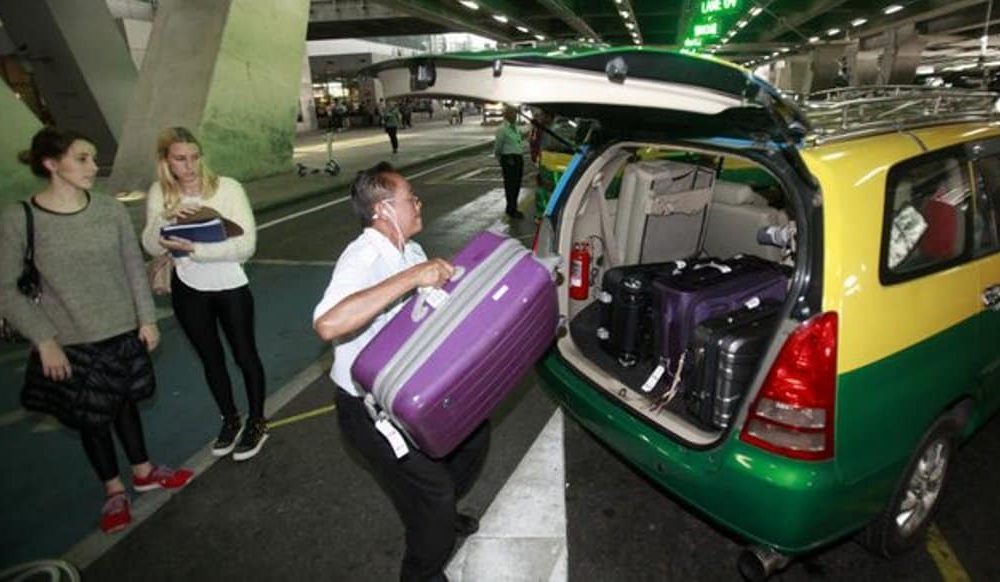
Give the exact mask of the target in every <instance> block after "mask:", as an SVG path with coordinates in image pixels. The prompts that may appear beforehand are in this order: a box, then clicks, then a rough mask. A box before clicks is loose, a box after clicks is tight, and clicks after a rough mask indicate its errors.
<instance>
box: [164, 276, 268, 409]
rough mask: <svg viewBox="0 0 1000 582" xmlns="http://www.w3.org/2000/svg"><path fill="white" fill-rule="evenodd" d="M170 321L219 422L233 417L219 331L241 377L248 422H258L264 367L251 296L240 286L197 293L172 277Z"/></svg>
mask: <svg viewBox="0 0 1000 582" xmlns="http://www.w3.org/2000/svg"><path fill="white" fill-rule="evenodd" d="M170 289H171V298H172V301H173V307H174V316H175V317H177V321H178V322H179V323H180V324H181V328H182V329H183V330H184V334H185V335H187V337H188V340H190V341H191V345H193V346H194V349H195V351H196V352H198V357H199V358H200V359H201V363H202V366H204V368H205V380H206V381H207V382H208V387H209V389H210V390H211V391H212V396H213V397H214V398H215V403H216V404H217V405H218V406H219V411H220V412H222V415H223V416H225V417H227V418H228V417H234V416H236V415H237V414H238V412H237V410H236V403H235V402H234V401H233V385H232V382H231V381H230V380H229V372H228V371H227V370H226V354H225V352H224V351H223V349H222V342H221V341H220V340H219V327H220V326H221V327H222V331H223V333H225V335H226V340H227V341H228V342H229V348H230V350H231V351H232V353H233V359H234V360H235V361H236V365H237V366H239V367H240V370H241V371H242V372H243V384H244V385H245V386H246V389H247V403H248V404H249V406H250V418H251V419H260V418H264V393H265V391H264V365H263V364H261V361H260V355H258V353H257V341H256V340H255V339H254V321H253V320H254V313H253V295H251V294H250V286H249V285H244V286H242V287H238V288H236V289H227V290H225V291H198V290H197V289H193V288H191V287H188V286H187V285H185V284H184V282H183V281H181V280H180V278H179V277H177V274H176V273H174V276H173V278H172V280H171V282H170Z"/></svg>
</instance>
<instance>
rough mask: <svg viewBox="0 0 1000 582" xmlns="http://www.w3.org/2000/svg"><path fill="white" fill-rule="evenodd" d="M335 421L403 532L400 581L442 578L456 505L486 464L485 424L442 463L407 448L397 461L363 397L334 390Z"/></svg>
mask: <svg viewBox="0 0 1000 582" xmlns="http://www.w3.org/2000/svg"><path fill="white" fill-rule="evenodd" d="M337 419H338V421H339V423H340V430H341V432H342V434H343V436H344V440H345V441H346V442H347V443H349V444H350V445H351V447H353V448H354V449H356V450H357V451H358V452H359V453H360V454H361V456H362V457H364V458H365V460H366V461H367V462H368V464H369V470H370V471H371V473H372V474H373V475H374V476H375V478H376V480H377V481H378V482H379V485H381V487H382V489H383V490H384V491H385V493H386V494H387V495H388V496H389V499H390V500H392V504H393V506H395V508H396V512H397V513H399V516H400V518H401V519H402V521H403V525H404V527H405V528H406V552H405V554H404V555H403V565H402V570H401V571H400V575H399V579H400V580H401V581H403V582H418V581H419V582H425V581H443V580H446V578H445V576H444V567H445V565H447V563H448V558H449V557H450V556H451V552H452V550H453V549H454V547H455V515H456V508H455V505H456V502H457V500H458V499H459V498H460V497H462V496H463V495H465V494H466V493H467V492H468V491H469V489H471V488H472V485H473V483H475V480H476V478H477V477H478V476H479V473H480V471H481V470H482V468H483V464H484V463H485V462H486V452H487V450H488V449H489V444H490V427H489V423H488V422H486V423H483V424H482V425H481V426H480V427H479V428H477V429H476V430H475V431H474V432H473V433H472V435H470V436H469V438H468V439H466V440H465V441H464V442H463V443H462V444H461V445H459V447H458V449H456V450H455V451H454V452H452V453H451V454H449V455H448V456H447V457H444V458H443V459H431V458H430V457H428V456H427V455H424V454H423V453H421V452H420V451H418V450H415V449H414V448H413V447H412V446H411V447H410V452H409V454H408V455H406V456H405V457H403V458H402V459H397V458H396V456H395V455H394V454H393V452H392V448H391V447H390V446H389V443H387V442H386V440H385V439H384V438H382V435H381V434H379V432H378V431H377V430H375V424H374V423H373V422H372V420H371V418H370V417H369V416H368V411H367V410H366V409H365V405H364V402H363V401H362V399H361V398H356V397H354V396H351V395H350V394H347V393H346V392H344V391H343V390H341V389H339V388H338V389H337Z"/></svg>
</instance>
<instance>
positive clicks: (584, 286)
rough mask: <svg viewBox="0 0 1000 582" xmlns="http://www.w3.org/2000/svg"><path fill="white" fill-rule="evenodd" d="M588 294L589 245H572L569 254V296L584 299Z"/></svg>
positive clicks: (580, 243) (579, 243) (577, 243)
mask: <svg viewBox="0 0 1000 582" xmlns="http://www.w3.org/2000/svg"><path fill="white" fill-rule="evenodd" d="M589 294H590V244H589V243H586V242H576V243H573V251H572V252H571V253H570V254H569V296H570V298H572V299H586V298H587V296H588V295H589Z"/></svg>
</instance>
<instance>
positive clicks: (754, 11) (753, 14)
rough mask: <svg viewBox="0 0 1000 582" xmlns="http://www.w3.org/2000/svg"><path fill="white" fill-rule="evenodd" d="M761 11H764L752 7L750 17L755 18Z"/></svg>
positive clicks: (757, 7)
mask: <svg viewBox="0 0 1000 582" xmlns="http://www.w3.org/2000/svg"><path fill="white" fill-rule="evenodd" d="M763 11H764V9H763V8H761V7H760V6H754V7H753V8H751V9H750V16H751V17H753V16H757V15H758V14H760V13H761V12H763Z"/></svg>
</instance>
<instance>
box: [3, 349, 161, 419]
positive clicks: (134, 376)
mask: <svg viewBox="0 0 1000 582" xmlns="http://www.w3.org/2000/svg"><path fill="white" fill-rule="evenodd" d="M62 348H63V351H64V352H65V353H66V357H67V358H68V359H69V363H70V366H71V367H72V370H73V373H72V375H71V377H70V378H69V379H67V380H64V381H62V382H57V381H55V380H50V379H49V378H46V377H45V374H44V373H43V371H42V361H41V357H40V356H39V354H38V350H37V349H33V350H31V354H30V355H29V356H28V367H27V369H26V370H25V374H24V388H23V389H22V390H21V404H22V405H23V406H24V407H25V408H27V409H28V410H32V411H35V412H43V413H45V414H51V415H53V416H55V417H56V418H58V419H59V421H60V422H62V423H63V424H65V425H66V426H68V427H70V428H75V429H79V428H93V427H99V426H103V425H106V424H108V423H109V422H111V421H112V420H114V419H115V417H116V416H118V411H119V410H120V409H121V406H122V404H123V403H124V402H126V401H132V402H137V401H139V400H143V399H145V398H149V397H150V396H152V395H153V392H154V391H155V390H156V377H155V376H154V374H153V362H152V360H151V359H150V357H149V353H148V352H147V351H146V346H145V345H144V344H143V343H142V341H141V340H139V336H138V334H137V333H136V332H135V331H134V330H133V331H129V332H126V333H123V334H121V335H116V336H114V337H111V338H108V339H105V340H101V341H98V342H93V343H86V344H75V345H71V346H63V347H62Z"/></svg>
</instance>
